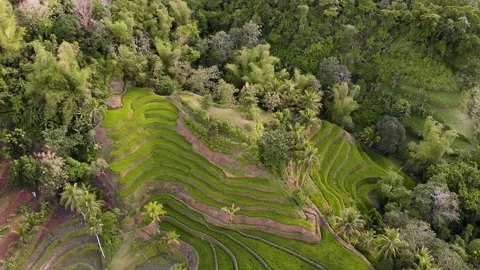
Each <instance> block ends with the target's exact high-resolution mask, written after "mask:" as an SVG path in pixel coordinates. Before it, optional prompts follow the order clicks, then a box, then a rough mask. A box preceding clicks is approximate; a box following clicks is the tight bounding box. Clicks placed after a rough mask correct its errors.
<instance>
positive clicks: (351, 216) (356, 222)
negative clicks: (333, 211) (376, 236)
mask: <svg viewBox="0 0 480 270" xmlns="http://www.w3.org/2000/svg"><path fill="white" fill-rule="evenodd" d="M365 223H366V222H365V220H363V217H362V215H360V212H358V211H357V210H355V209H353V208H346V209H345V210H343V211H342V216H341V217H335V227H336V229H337V234H338V235H340V236H342V237H343V238H345V239H346V240H347V242H349V243H351V242H352V241H353V240H355V239H357V238H358V237H359V236H360V235H361V234H362V230H363V228H364V226H365Z"/></svg>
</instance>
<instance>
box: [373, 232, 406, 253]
mask: <svg viewBox="0 0 480 270" xmlns="http://www.w3.org/2000/svg"><path fill="white" fill-rule="evenodd" d="M406 247H408V243H407V242H406V241H405V240H403V238H402V235H401V234H400V232H399V231H398V229H392V228H385V233H384V234H381V235H379V236H378V237H377V248H378V252H379V253H380V255H381V256H382V257H383V258H385V259H386V258H395V257H397V256H398V255H399V253H400V252H401V250H402V249H404V248H406Z"/></svg>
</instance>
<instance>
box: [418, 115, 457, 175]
mask: <svg viewBox="0 0 480 270" xmlns="http://www.w3.org/2000/svg"><path fill="white" fill-rule="evenodd" d="M422 136H423V140H422V141H421V142H420V143H419V144H417V145H412V148H413V153H412V155H413V158H414V159H415V160H416V161H417V162H418V164H420V165H428V164H434V163H437V162H439V161H440V159H441V158H442V157H443V156H444V155H445V154H446V153H448V152H449V151H450V150H451V149H450V146H451V145H452V143H453V141H454V140H455V138H457V136H458V135H457V132H456V131H455V130H447V131H444V126H443V125H442V124H440V123H438V122H437V121H435V120H433V118H432V117H431V116H429V117H427V119H426V120H425V124H424V126H423V132H422Z"/></svg>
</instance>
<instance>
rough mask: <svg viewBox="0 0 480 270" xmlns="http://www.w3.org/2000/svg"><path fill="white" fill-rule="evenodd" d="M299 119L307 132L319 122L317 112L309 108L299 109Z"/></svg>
mask: <svg viewBox="0 0 480 270" xmlns="http://www.w3.org/2000/svg"><path fill="white" fill-rule="evenodd" d="M300 121H301V122H302V123H303V124H304V125H305V127H307V134H308V133H309V131H310V128H311V127H313V126H318V124H319V122H320V121H319V120H318V118H317V112H316V111H314V110H312V109H309V108H307V109H305V110H301V111H300Z"/></svg>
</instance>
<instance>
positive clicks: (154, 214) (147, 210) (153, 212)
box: [143, 201, 167, 222]
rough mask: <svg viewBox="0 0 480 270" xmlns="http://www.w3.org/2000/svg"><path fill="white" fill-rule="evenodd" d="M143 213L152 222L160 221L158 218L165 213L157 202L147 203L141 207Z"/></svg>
mask: <svg viewBox="0 0 480 270" xmlns="http://www.w3.org/2000/svg"><path fill="white" fill-rule="evenodd" d="M143 211H144V212H143V213H144V214H145V215H146V216H148V217H149V218H150V219H152V222H157V221H160V217H162V216H163V215H165V214H166V213H167V211H165V210H164V209H163V205H162V204H161V203H160V204H159V203H158V202H157V201H153V202H149V203H148V204H147V205H145V206H144V207H143Z"/></svg>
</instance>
